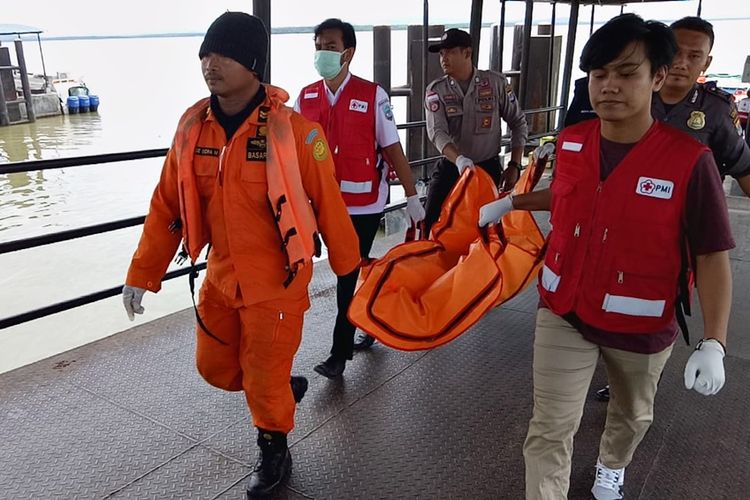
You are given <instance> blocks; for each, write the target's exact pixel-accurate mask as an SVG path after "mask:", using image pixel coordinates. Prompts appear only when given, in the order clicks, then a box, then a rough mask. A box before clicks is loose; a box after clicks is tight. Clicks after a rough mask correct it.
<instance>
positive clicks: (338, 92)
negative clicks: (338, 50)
mask: <svg viewBox="0 0 750 500" xmlns="http://www.w3.org/2000/svg"><path fill="white" fill-rule="evenodd" d="M351 79H352V74H351V72H350V71H347V72H346V78H344V81H343V82H341V85H339V88H338V90H336V92H335V93H333V92H331V89H329V88H328V83H326V81H325V80H323V86H324V87H325V88H326V97H328V103H329V104H330V105H331V106H334V105H335V104H336V102H337V101H338V100H339V96H340V95H341V92H343V91H344V87H346V84H347V83H349V80H351Z"/></svg>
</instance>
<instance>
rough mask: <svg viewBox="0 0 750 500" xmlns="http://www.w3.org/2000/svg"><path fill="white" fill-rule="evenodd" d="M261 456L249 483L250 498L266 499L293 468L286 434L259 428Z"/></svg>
mask: <svg viewBox="0 0 750 500" xmlns="http://www.w3.org/2000/svg"><path fill="white" fill-rule="evenodd" d="M258 446H259V447H260V454H259V455H258V460H257V461H256V462H255V468H253V472H252V474H250V480H249V481H248V483H247V497H248V498H265V497H267V496H268V495H270V494H271V492H272V491H273V490H274V488H276V487H277V486H278V485H279V484H281V482H282V481H283V480H284V478H285V477H286V475H287V474H289V471H290V470H291V468H292V455H291V454H290V453H289V448H287V446H286V434H284V433H283V432H273V431H265V430H263V429H261V428H260V427H259V428H258Z"/></svg>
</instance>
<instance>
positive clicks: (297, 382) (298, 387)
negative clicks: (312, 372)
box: [289, 376, 307, 403]
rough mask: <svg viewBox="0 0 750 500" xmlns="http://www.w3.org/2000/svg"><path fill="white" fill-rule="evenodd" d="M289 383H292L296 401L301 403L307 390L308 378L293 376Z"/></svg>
mask: <svg viewBox="0 0 750 500" xmlns="http://www.w3.org/2000/svg"><path fill="white" fill-rule="evenodd" d="M289 383H290V384H291V385H292V394H294V402H295V403H299V402H300V401H302V398H304V397H305V393H306V392H307V378H306V377H295V376H292V379H291V380H290V381H289Z"/></svg>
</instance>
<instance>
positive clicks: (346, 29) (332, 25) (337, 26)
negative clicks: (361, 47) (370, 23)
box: [315, 18, 357, 49]
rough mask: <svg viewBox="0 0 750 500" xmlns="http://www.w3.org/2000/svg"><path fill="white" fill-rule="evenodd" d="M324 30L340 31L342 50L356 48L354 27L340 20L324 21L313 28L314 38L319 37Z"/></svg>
mask: <svg viewBox="0 0 750 500" xmlns="http://www.w3.org/2000/svg"><path fill="white" fill-rule="evenodd" d="M325 30H339V31H341V38H342V39H343V40H344V48H345V49H348V48H349V47H354V48H357V37H356V35H355V34H354V26H352V25H351V24H349V23H345V22H344V21H342V20H341V19H336V18H331V19H326V20H325V21H323V22H322V23H320V24H319V25H317V26H316V27H315V38H318V36H320V34H321V33H323V32H324V31H325Z"/></svg>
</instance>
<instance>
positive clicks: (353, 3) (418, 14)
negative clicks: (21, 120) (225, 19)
mask: <svg viewBox="0 0 750 500" xmlns="http://www.w3.org/2000/svg"><path fill="white" fill-rule="evenodd" d="M3 3H4V4H5V5H3V8H2V14H3V20H2V22H3V23H17V24H25V25H31V26H35V27H38V28H40V29H42V30H43V31H44V35H43V36H78V35H128V34H144V33H184V32H199V33H203V32H205V30H206V28H207V27H208V25H209V24H210V23H211V21H212V20H213V19H214V18H216V17H217V16H218V15H219V14H221V13H222V12H223V11H225V10H243V11H246V12H252V5H253V2H252V0H210V1H207V0H127V1H113V0H76V1H75V2H64V1H60V0H34V1H24V2H18V1H14V2H3ZM373 4H376V5H378V7H379V8H378V10H377V11H373V9H372V5H373ZM499 5H500V2H499V1H497V0H494V1H493V0H485V1H484V9H483V21H484V22H493V21H495V20H499V16H500V7H499ZM507 5H508V9H507V19H508V20H509V21H517V22H522V20H523V14H524V2H520V1H509V2H508V3H507ZM697 7H698V1H697V0H682V1H668V2H660V3H657V4H639V2H631V3H629V4H628V5H627V7H626V11H629V12H636V13H638V14H641V15H642V16H643V17H645V18H649V19H660V20H665V21H668V20H673V19H676V18H679V17H682V16H686V15H694V14H695V13H696V11H697ZM422 8H423V1H422V0H378V1H377V2H372V1H371V0H328V1H326V0H318V1H317V2H313V1H310V0H273V2H272V4H271V9H272V17H271V21H272V24H273V26H274V27H276V26H312V25H315V24H317V23H319V22H320V21H321V20H323V19H324V18H326V17H339V18H341V19H344V20H346V21H349V22H351V23H352V24H367V25H378V24H421V22H422ZM429 10H430V20H431V22H435V23H445V24H449V23H467V24H468V22H469V15H470V11H471V0H430V2H429ZM619 10H620V9H619V7H598V8H597V9H596V11H597V13H598V14H599V16H597V19H598V20H599V18H601V20H602V21H604V20H606V19H608V18H610V17H612V16H614V15H617V14H618V13H619ZM550 11H551V8H550V6H549V4H546V3H538V4H535V20H536V21H540V20H544V19H548V18H549V16H550V14H549V13H550ZM568 12H569V8H568V6H566V5H563V4H561V5H559V6H558V14H557V15H558V18H559V17H567V13H568ZM590 13H591V8H590V7H582V8H581V20H582V22H583V21H584V20H585V22H588V19H589V17H590ZM702 15H703V17H705V18H707V19H709V20H710V19H712V18H726V17H730V18H736V17H745V18H748V23H750V0H703V12H702Z"/></svg>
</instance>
